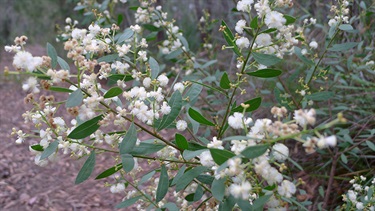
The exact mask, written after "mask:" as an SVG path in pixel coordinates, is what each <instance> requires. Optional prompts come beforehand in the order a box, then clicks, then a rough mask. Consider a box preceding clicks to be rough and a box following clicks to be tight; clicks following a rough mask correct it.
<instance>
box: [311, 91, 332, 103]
mask: <svg viewBox="0 0 375 211" xmlns="http://www.w3.org/2000/svg"><path fill="white" fill-rule="evenodd" d="M333 96H335V93H333V92H328V91H323V92H316V93H313V94H311V95H307V96H306V99H308V100H313V101H326V100H329V99H330V98H332V97H333Z"/></svg>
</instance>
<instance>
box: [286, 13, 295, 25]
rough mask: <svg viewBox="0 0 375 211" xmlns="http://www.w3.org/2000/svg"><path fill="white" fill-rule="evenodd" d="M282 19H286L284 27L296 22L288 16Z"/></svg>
mask: <svg viewBox="0 0 375 211" xmlns="http://www.w3.org/2000/svg"><path fill="white" fill-rule="evenodd" d="M284 18H285V19H286V23H285V25H290V24H292V23H294V22H296V18H295V17H293V16H290V15H284Z"/></svg>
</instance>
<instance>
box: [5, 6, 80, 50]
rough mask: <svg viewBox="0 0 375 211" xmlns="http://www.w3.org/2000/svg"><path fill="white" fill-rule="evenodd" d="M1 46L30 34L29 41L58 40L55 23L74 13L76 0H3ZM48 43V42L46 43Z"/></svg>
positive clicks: (60, 22) (61, 21)
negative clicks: (17, 37)
mask: <svg viewBox="0 0 375 211" xmlns="http://www.w3.org/2000/svg"><path fill="white" fill-rule="evenodd" d="M0 5H2V6H1V7H0V14H1V15H0V46H4V45H7V44H12V43H13V40H14V38H15V37H16V36H20V35H27V36H28V37H29V41H28V42H29V43H40V44H42V43H46V42H51V40H55V39H54V37H55V36H56V30H55V27H54V26H55V24H63V23H64V20H65V17H66V16H68V15H70V14H71V13H72V8H73V7H74V2H73V0H32V1H30V0H0ZM43 45H44V44H43Z"/></svg>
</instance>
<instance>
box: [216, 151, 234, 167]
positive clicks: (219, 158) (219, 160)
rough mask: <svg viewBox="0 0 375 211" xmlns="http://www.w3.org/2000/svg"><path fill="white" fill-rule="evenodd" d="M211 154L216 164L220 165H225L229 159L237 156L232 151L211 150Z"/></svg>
mask: <svg viewBox="0 0 375 211" xmlns="http://www.w3.org/2000/svg"><path fill="white" fill-rule="evenodd" d="M210 153H211V156H212V158H213V159H214V161H215V163H216V164H218V165H221V164H223V163H225V162H226V161H227V160H228V159H229V158H232V157H234V156H235V155H236V154H234V153H233V152H231V151H228V150H223V149H215V148H211V149H210Z"/></svg>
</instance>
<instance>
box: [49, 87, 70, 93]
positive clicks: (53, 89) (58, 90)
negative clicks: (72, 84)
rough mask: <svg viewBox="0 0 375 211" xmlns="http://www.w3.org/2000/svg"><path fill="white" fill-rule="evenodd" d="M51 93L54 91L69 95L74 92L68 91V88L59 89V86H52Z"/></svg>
mask: <svg viewBox="0 0 375 211" xmlns="http://www.w3.org/2000/svg"><path fill="white" fill-rule="evenodd" d="M49 90H50V91H54V92H68V93H72V92H73V90H71V89H68V88H64V87H58V86H51V87H50V88H49Z"/></svg>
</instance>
